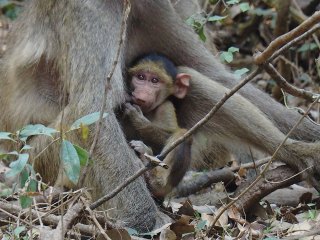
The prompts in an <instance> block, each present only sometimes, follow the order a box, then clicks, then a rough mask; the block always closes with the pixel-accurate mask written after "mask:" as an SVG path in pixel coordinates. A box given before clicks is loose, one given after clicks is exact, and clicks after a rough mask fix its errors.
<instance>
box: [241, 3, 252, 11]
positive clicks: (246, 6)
mask: <svg viewBox="0 0 320 240" xmlns="http://www.w3.org/2000/svg"><path fill="white" fill-rule="evenodd" d="M239 7H240V10H241V12H246V11H248V10H250V5H249V3H247V2H244V3H240V4H239Z"/></svg>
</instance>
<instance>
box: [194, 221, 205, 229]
mask: <svg viewBox="0 0 320 240" xmlns="http://www.w3.org/2000/svg"><path fill="white" fill-rule="evenodd" d="M206 224H207V220H200V221H199V222H198V224H197V226H196V229H198V230H203V229H204V227H205V226H206Z"/></svg>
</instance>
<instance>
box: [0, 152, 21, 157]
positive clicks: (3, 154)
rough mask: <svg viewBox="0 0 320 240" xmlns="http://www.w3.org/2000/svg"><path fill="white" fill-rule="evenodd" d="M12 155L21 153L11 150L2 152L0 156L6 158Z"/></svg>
mask: <svg viewBox="0 0 320 240" xmlns="http://www.w3.org/2000/svg"><path fill="white" fill-rule="evenodd" d="M12 155H14V156H18V155H19V153H18V152H17V151H13V152H9V153H1V152H0V158H5V157H7V156H12Z"/></svg>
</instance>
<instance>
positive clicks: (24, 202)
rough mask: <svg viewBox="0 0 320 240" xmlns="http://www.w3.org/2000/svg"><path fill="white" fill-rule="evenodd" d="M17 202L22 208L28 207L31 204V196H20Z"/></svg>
mask: <svg viewBox="0 0 320 240" xmlns="http://www.w3.org/2000/svg"><path fill="white" fill-rule="evenodd" d="M19 202H20V206H21V207H22V208H28V207H30V206H31V205H32V198H31V197H29V196H20V197H19Z"/></svg>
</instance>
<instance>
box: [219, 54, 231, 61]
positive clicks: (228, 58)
mask: <svg viewBox="0 0 320 240" xmlns="http://www.w3.org/2000/svg"><path fill="white" fill-rule="evenodd" d="M220 58H221V60H222V61H226V62H228V63H230V62H232V61H233V54H232V53H231V52H222V53H221V55H220Z"/></svg>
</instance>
